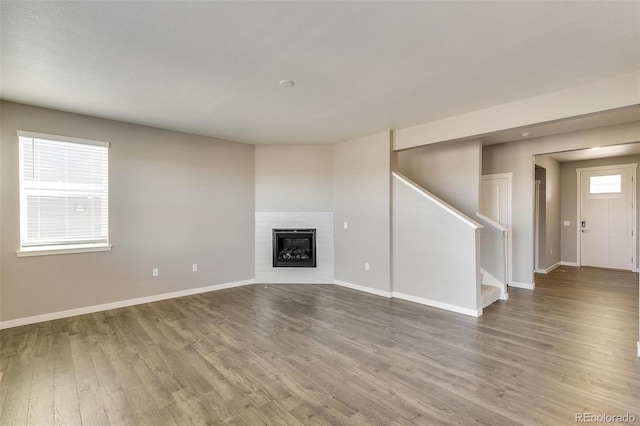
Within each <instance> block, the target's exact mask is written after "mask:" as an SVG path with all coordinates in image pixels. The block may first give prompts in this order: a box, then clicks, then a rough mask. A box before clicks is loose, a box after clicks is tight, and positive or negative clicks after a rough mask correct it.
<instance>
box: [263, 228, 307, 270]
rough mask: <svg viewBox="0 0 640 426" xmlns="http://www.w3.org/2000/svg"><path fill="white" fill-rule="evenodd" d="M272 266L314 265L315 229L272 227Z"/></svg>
mask: <svg viewBox="0 0 640 426" xmlns="http://www.w3.org/2000/svg"><path fill="white" fill-rule="evenodd" d="M273 267H274V268H276V267H283V268H295V267H307V268H315V267H316V230H315V229H274V230H273Z"/></svg>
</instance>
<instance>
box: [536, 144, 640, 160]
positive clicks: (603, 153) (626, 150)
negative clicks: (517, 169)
mask: <svg viewBox="0 0 640 426" xmlns="http://www.w3.org/2000/svg"><path fill="white" fill-rule="evenodd" d="M627 155H640V143H629V144H624V145H613V146H603V147H597V149H594V148H588V149H576V150H573V151H563V152H556V153H552V154H544V155H542V157H551V158H553V159H555V160H557V161H558V162H560V163H569V162H571V161H582V160H594V159H597V158H609V157H624V156H627Z"/></svg>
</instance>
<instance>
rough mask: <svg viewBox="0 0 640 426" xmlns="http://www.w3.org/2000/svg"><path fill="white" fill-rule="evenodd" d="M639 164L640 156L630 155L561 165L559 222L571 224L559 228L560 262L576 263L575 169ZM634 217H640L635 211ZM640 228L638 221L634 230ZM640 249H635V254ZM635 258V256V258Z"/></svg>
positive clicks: (638, 198) (638, 194)
mask: <svg viewBox="0 0 640 426" xmlns="http://www.w3.org/2000/svg"><path fill="white" fill-rule="evenodd" d="M631 163H638V164H640V155H631V156H624V157H611V158H599V159H596V160H586V161H574V162H570V163H562V164H561V167H560V174H561V178H560V185H561V186H560V188H561V189H560V191H561V195H562V196H561V200H562V201H561V206H560V208H561V220H562V221H565V220H568V221H570V222H571V226H562V227H561V230H562V231H561V238H562V261H563V262H569V263H577V262H578V257H577V256H578V255H577V252H578V250H577V238H578V232H579V226H578V223H577V214H578V198H577V197H578V194H577V192H578V189H577V188H578V183H577V179H578V176H577V172H576V169H578V168H582V167H598V166H610V165H614V164H631ZM636 190H637V191H638V193H637V195H636V200H640V185H637V184H636ZM636 217H640V215H638V212H637V211H636ZM638 226H640V221H638V223H636V229H640V228H638ZM639 249H640V247H638V248H637V249H636V253H640V251H638V250H639ZM636 257H637V256H636ZM637 267H638V259H636V268H637Z"/></svg>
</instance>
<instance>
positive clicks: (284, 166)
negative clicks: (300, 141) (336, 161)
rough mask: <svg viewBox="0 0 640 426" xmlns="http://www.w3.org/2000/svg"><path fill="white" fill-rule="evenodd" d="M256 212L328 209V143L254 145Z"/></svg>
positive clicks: (330, 159) (330, 183)
mask: <svg viewBox="0 0 640 426" xmlns="http://www.w3.org/2000/svg"><path fill="white" fill-rule="evenodd" d="M255 191H256V194H255V200H256V211H257V212H332V211H333V146H332V145H258V146H256V147H255Z"/></svg>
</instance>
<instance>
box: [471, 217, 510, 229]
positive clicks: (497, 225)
mask: <svg viewBox="0 0 640 426" xmlns="http://www.w3.org/2000/svg"><path fill="white" fill-rule="evenodd" d="M476 216H478V217H479V218H480V219H482V220H483V221H485V222H487V224H489V225H491V226H492V227H494V228H496V229H497V230H498V231H502V232H508V231H509V228H505V227H504V226H502V225H500V224H499V223H498V222H496V221H494V220H493V219H491V218H490V217H487V216H485V215H483V214H482V213H480V212H476Z"/></svg>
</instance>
